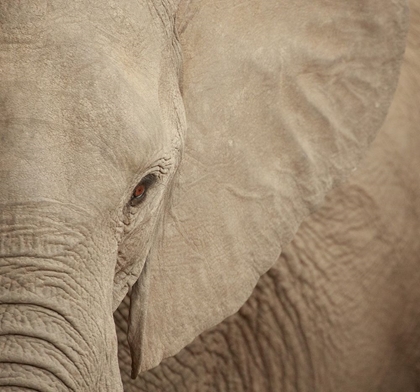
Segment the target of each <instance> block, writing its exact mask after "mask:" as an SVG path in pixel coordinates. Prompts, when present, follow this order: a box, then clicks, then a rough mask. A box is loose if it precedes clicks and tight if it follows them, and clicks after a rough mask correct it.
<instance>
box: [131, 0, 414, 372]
mask: <svg viewBox="0 0 420 392" xmlns="http://www.w3.org/2000/svg"><path fill="white" fill-rule="evenodd" d="M406 19H407V12H406V4H405V2H404V1H399V0H352V1H349V0H312V1H309V0H282V1H279V0H265V1H261V0H245V1H244V0H191V1H188V0H186V1H181V3H180V5H179V8H178V10H177V15H176V20H177V30H178V34H179V41H180V45H181V48H182V52H183V80H182V83H181V89H182V95H183V100H184V106H185V115H186V122H187V127H188V129H187V135H186V145H185V150H184V152H183V158H182V162H181V165H180V168H179V172H178V176H177V178H176V180H175V183H174V188H173V192H172V202H171V204H170V205H169V208H168V210H167V211H166V215H165V217H164V222H163V224H162V225H161V233H160V234H161V236H160V237H159V241H158V243H157V244H156V246H155V248H154V249H153V252H152V253H151V254H150V255H149V258H148V261H147V268H146V269H145V270H144V272H143V274H142V275H141V277H140V279H139V281H138V282H137V284H136V285H135V287H134V289H133V293H132V298H131V301H132V303H131V316H130V317H131V320H130V332H129V341H130V345H131V350H132V356H133V376H135V375H137V373H138V372H139V371H144V370H147V369H149V368H151V367H154V366H156V365H158V364H159V362H160V361H161V360H162V359H163V358H165V357H168V356H171V355H174V354H176V353H177V352H178V351H179V350H180V349H182V348H183V347H184V346H185V345H187V344H188V343H189V342H191V340H192V339H193V338H194V337H196V336H197V335H198V334H200V333H201V332H202V331H204V330H205V329H208V328H210V327H212V326H214V325H215V324H216V323H218V322H220V321H222V320H223V319H224V318H225V317H227V316H229V315H230V314H232V313H234V312H236V311H237V310H238V308H239V307H240V306H241V305H242V304H243V303H244V302H245V301H246V300H247V298H248V297H249V295H250V294H251V292H252V290H253V288H254V286H255V284H256V282H257V281H258V278H259V277H260V276H261V275H262V274H264V273H265V272H266V271H267V270H268V269H269V268H270V267H271V266H272V265H273V264H274V263H275V262H276V260H277V259H278V257H279V255H280V252H281V249H282V247H283V246H284V245H285V244H287V243H288V242H289V241H290V240H291V239H292V237H293V235H294V233H295V232H296V231H297V229H298V226H299V224H300V223H301V222H302V220H303V219H304V218H305V217H306V216H308V214H310V213H311V212H313V211H314V210H315V209H316V208H317V207H319V206H320V204H321V203H322V201H323V200H324V197H325V194H326V192H328V191H329V190H330V189H331V188H332V187H334V186H336V185H337V184H339V183H340V182H342V181H343V179H345V177H346V176H347V175H348V174H349V173H350V172H351V171H352V170H354V169H355V167H356V165H357V164H358V162H359V161H360V159H361V157H362V156H363V154H364V153H365V151H366V149H367V148H368V146H369V144H370V142H371V141H372V140H373V139H374V137H375V134H376V132H377V131H378V129H379V128H380V126H381V124H382V122H383V120H384V118H385V115H386V113H387V110H388V106H389V104H390V101H391V98H392V95H393V93H394V89H395V87H396V83H397V79H398V74H399V67H400V63H401V59H402V55H403V52H404V39H405V33H406V27H407V26H406V25H407V23H406V22H407V20H406Z"/></svg>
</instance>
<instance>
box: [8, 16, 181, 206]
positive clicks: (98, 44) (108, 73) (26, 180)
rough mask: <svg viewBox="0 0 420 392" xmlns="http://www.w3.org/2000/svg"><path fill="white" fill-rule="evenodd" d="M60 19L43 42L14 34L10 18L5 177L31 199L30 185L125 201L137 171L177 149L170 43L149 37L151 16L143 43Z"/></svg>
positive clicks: (63, 194) (46, 191)
mask: <svg viewBox="0 0 420 392" xmlns="http://www.w3.org/2000/svg"><path fill="white" fill-rule="evenodd" d="M61 22H62V23H61V24H60V25H59V26H56V25H54V26H52V27H51V29H50V30H48V31H44V30H45V29H44V30H43V31H41V33H42V34H41V35H40V37H41V39H40V40H33V39H31V37H28V36H27V35H25V34H22V33H20V35H18V36H16V37H12V36H11V33H10V31H14V30H13V29H12V28H10V31H9V33H10V34H9V33H7V23H6V27H5V29H4V30H5V31H6V33H5V34H4V36H3V37H2V38H3V39H2V41H1V42H0V63H1V64H2V69H1V73H0V138H1V144H0V177H1V180H2V181H3V180H4V181H9V182H10V185H12V184H13V186H11V187H10V189H15V190H16V192H18V194H22V195H24V196H25V195H26V194H27V191H26V190H27V189H29V191H28V192H31V193H36V194H40V195H42V196H44V195H45V196H47V197H48V196H49V197H59V198H60V199H61V198H68V197H73V196H74V197H76V196H75V194H76V193H79V194H84V193H86V197H92V194H93V195H95V194H98V195H99V196H103V195H104V194H105V192H106V195H108V196H109V197H111V198H112V197H113V194H114V196H115V198H117V197H121V189H122V188H125V187H126V186H127V183H131V182H132V181H133V176H135V175H136V174H138V173H139V172H142V171H143V170H146V169H147V168H148V167H149V166H150V165H151V164H153V163H154V162H155V161H156V160H157V159H160V158H162V156H165V155H167V154H168V151H170V150H171V148H172V146H171V141H172V140H173V138H174V135H173V133H174V132H173V129H172V128H171V127H170V126H169V127H168V121H167V119H166V118H164V117H165V115H166V114H165V113H166V112H167V108H165V107H164V105H162V102H161V96H160V91H161V89H162V88H161V85H162V80H161V79H162V76H161V75H162V74H163V70H162V68H161V66H162V63H163V61H162V47H161V46H162V44H161V42H159V39H156V40H155V41H153V40H152V41H151V42H150V39H148V38H150V36H149V35H150V34H151V31H148V30H147V28H146V27H148V24H147V23H145V22H144V23H143V26H142V28H143V30H144V31H142V35H141V36H142V37H144V38H145V40H146V39H147V41H148V42H149V43H148V44H147V45H145V44H141V43H139V44H137V46H135V45H134V44H132V43H130V42H128V40H127V42H126V44H125V45H123V41H122V38H121V37H117V38H118V39H115V40H114V41H112V40H111V38H110V37H107V35H106V34H105V32H106V31H107V30H106V29H105V28H103V29H102V30H103V31H99V27H98V26H100V23H99V22H98V21H95V23H94V24H95V25H94V26H93V27H92V26H91V27H90V28H83V29H82V30H81V29H80V26H78V25H77V23H75V22H74V21H73V22H71V23H70V22H68V23H66V21H65V20H64V22H63V20H62V21H61ZM140 22H141V20H140ZM31 26H32V25H31ZM102 27H105V26H104V25H103V24H102ZM31 28H33V27H31ZM150 29H151V27H150ZM113 30H116V27H115V26H112V25H111V24H110V25H109V29H108V32H112V31H113ZM28 34H29V33H28ZM22 37H23V38H24V39H23V38H22ZM139 37H140V35H137V36H136V38H137V39H138V38H139ZM8 40H9V41H10V42H7V41H8ZM15 41H17V43H16V42H15ZM139 41H141V40H139ZM19 183H20V184H21V186H17V184H19ZM3 187H5V186H4V183H3ZM54 192H56V194H54ZM118 195H119V196H118ZM1 197H2V198H3V197H6V196H5V193H4V192H3V195H2V196H1ZM13 197H16V195H15V194H14V195H13Z"/></svg>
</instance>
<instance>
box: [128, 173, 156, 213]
mask: <svg viewBox="0 0 420 392" xmlns="http://www.w3.org/2000/svg"><path fill="white" fill-rule="evenodd" d="M155 182H156V176H155V175H153V174H148V175H147V176H145V177H143V178H142V180H141V181H140V182H139V183H138V184H137V185H136V187H135V188H134V191H133V194H132V196H131V200H130V204H131V206H133V207H135V206H137V205H139V204H140V202H142V201H143V199H144V198H145V197H146V193H147V190H148V189H149V188H150V186H152V185H153V184H154V183H155Z"/></svg>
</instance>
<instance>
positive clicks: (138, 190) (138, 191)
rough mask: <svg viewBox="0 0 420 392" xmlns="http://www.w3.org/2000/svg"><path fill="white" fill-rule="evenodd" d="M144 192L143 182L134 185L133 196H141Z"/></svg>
mask: <svg viewBox="0 0 420 392" xmlns="http://www.w3.org/2000/svg"><path fill="white" fill-rule="evenodd" d="M145 192H146V186H145V185H144V184H139V185H137V186H136V188H135V189H134V192H133V196H134V197H141V196H143V195H144V193H145Z"/></svg>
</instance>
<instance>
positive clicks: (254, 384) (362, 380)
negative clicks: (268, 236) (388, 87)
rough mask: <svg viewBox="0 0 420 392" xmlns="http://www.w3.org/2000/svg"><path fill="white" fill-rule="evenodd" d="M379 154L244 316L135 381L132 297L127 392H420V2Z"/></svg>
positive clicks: (302, 238)
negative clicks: (132, 372) (132, 356)
mask: <svg viewBox="0 0 420 392" xmlns="http://www.w3.org/2000/svg"><path fill="white" fill-rule="evenodd" d="M410 7H411V14H410V20H411V27H410V31H409V35H408V38H407V49H406V54H405V58H404V63H403V67H402V71H401V76H400V81H399V85H398V89H397V92H396V95H395V98H394V101H393V104H392V106H391V109H390V112H389V115H388V117H387V119H386V122H385V123H384V125H383V127H382V129H381V131H380V133H379V135H378V137H377V139H376V140H375V142H374V144H373V146H372V149H371V151H370V152H369V154H368V156H367V157H366V158H365V160H364V161H363V163H362V168H361V169H359V170H357V171H356V172H355V173H354V174H353V175H352V176H351V177H350V179H349V181H348V182H347V183H346V184H345V185H344V186H342V187H340V188H338V189H336V190H334V191H333V192H332V193H331V194H330V195H329V196H328V197H327V200H326V203H325V205H324V207H323V208H322V209H320V210H319V211H318V212H317V213H315V214H314V215H312V216H311V217H310V218H309V219H308V220H307V221H305V222H304V223H303V224H302V225H301V227H300V229H299V231H298V233H297V236H296V238H295V239H294V241H293V242H292V243H291V244H290V245H289V246H288V247H287V248H286V249H285V250H284V251H283V253H282V255H281V257H280V258H279V260H278V262H277V263H276V265H275V267H273V268H272V269H271V270H270V271H269V272H268V273H267V274H265V275H264V276H262V277H261V279H260V281H259V282H258V285H257V287H256V288H255V290H254V292H253V294H252V296H251V297H250V299H249V300H248V301H247V303H246V304H245V305H244V306H243V307H242V308H241V309H240V311H239V312H238V313H237V314H235V315H233V316H231V317H229V318H228V319H226V320H225V321H224V322H222V323H221V324H219V325H217V326H216V327H215V328H213V329H211V330H209V331H206V332H204V333H203V334H201V335H200V336H199V337H198V338H197V339H195V340H194V342H192V343H191V344H190V345H188V346H187V347H186V348H185V349H184V350H182V351H181V352H180V353H179V354H178V355H176V356H175V357H173V358H169V359H167V360H165V361H164V362H163V363H162V364H161V365H159V366H158V367H156V368H155V369H153V370H151V371H148V372H145V373H142V374H140V376H139V377H138V378H137V379H136V380H132V379H131V378H130V356H129V351H128V347H127V343H126V336H125V331H126V328H127V324H126V318H127V312H128V302H129V298H128V297H127V298H126V299H125V300H124V302H123V303H122V304H121V306H120V307H119V309H118V310H117V312H116V313H115V314H114V319H115V322H116V326H117V333H118V338H119V360H120V368H121V373H122V377H123V382H124V390H125V391H127V392H128V391H130V392H131V391H133V392H136V391H148V392H149V391H151V392H155V391H156V392H157V391H174V392H175V391H176V392H180V391H182V392H184V391H185V392H187V391H188V392H193V391H197V392H198V391H208V392H212V391H229V392H242V391H273V392H274V391H276V392H278V391H300V392H302V391H308V392H309V391H320V392H321V391H322V392H327V391H331V392H333V391H343V392H350V391H351V392H353V391H354V392H361V391H381V392H396V391H404V392H415V391H420V349H419V347H420V309H419V306H418V303H419V301H420V268H419V266H420V256H419V255H420V239H419V238H420V237H419V236H420V170H419V168H420V154H419V151H420V129H419V124H420V111H419V110H418V102H420V75H419V69H420V30H419V26H420V5H419V3H418V1H416V0H413V1H412V2H411V4H410Z"/></svg>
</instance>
